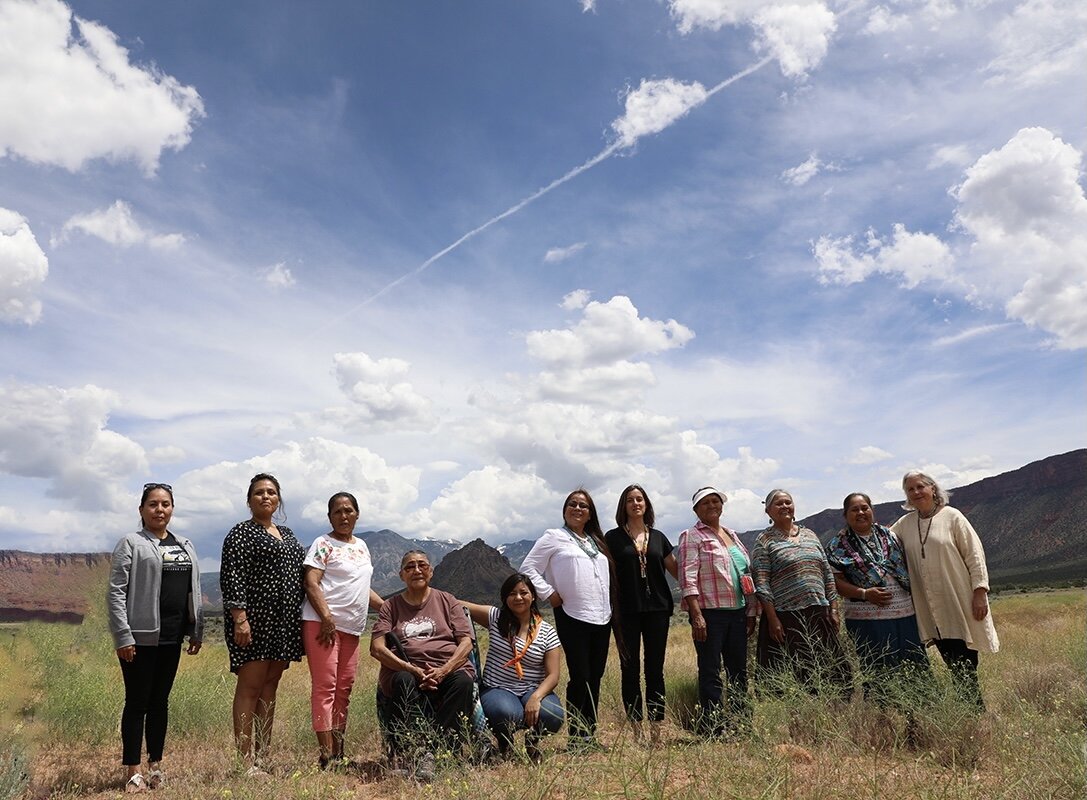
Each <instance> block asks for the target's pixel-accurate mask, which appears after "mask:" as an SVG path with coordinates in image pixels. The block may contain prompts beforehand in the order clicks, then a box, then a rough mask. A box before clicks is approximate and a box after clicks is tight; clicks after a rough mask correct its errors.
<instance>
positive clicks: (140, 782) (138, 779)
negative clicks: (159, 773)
mask: <svg viewBox="0 0 1087 800" xmlns="http://www.w3.org/2000/svg"><path fill="white" fill-rule="evenodd" d="M146 791H147V782H146V781H145V780H144V779H143V775H141V774H140V773H138V772H137V773H136V774H135V775H133V776H132V777H131V778H129V779H128V780H127V781H125V794H136V793H137V792H146Z"/></svg>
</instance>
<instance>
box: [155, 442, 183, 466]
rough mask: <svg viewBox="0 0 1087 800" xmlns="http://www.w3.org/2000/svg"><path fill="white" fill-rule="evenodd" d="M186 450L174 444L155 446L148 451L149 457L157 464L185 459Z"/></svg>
mask: <svg viewBox="0 0 1087 800" xmlns="http://www.w3.org/2000/svg"><path fill="white" fill-rule="evenodd" d="M185 456H186V453H185V451H184V450H183V449H182V448H180V447H177V446H175V445H172V444H168V445H164V446H162V447H153V448H151V449H150V450H148V451H147V457H148V458H149V459H151V461H153V462H155V463H156V464H172V463H176V462H178V461H184V460H185Z"/></svg>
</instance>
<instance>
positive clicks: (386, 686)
mask: <svg viewBox="0 0 1087 800" xmlns="http://www.w3.org/2000/svg"><path fill="white" fill-rule="evenodd" d="M431 577H432V570H431V567H430V558H429V556H427V554H426V553H424V552H422V551H421V550H409V551H408V552H407V553H405V554H404V557H403V558H402V559H401V560H400V579H401V580H402V581H404V591H403V592H401V593H400V594H398V595H396V596H394V597H390V598H389V599H388V600H386V601H385V604H384V605H383V606H382V607H381V611H380V612H378V617H377V622H376V623H375V624H374V627H373V630H372V631H371V633H370V655H371V656H372V657H373V658H375V659H376V660H377V661H378V662H379V663H380V664H381V669H380V670H379V672H378V676H377V680H378V685H379V686H380V687H381V693H382V694H383V695H384V696H385V697H386V698H387V699H388V700H389V704H388V709H389V719H388V723H389V738H390V743H391V746H392V750H393V755H394V756H395V757H397V758H406V757H409V756H411V757H413V759H412V760H413V767H412V768H413V770H414V777H415V779H416V780H418V781H420V782H427V781H430V780H432V779H433V777H434V763H435V754H434V751H435V750H436V749H438V748H446V749H450V750H453V751H454V752H456V750H458V749H459V745H460V744H462V743H463V740H464V737H465V734H466V733H467V731H468V730H469V729H470V728H471V720H472V710H473V707H474V705H475V702H474V687H475V671H474V670H473V669H472V664H471V662H470V661H469V660H468V655H469V654H470V653H471V652H472V631H471V627H472V626H471V623H470V622H469V621H468V617H467V616H465V614H464V609H463V608H462V607H461V604H460V602H459V601H458V600H457V598H455V597H454V596H453V595H451V594H449V593H448V592H443V591H441V590H440V589H433V588H431V586H430V579H431ZM390 633H392V634H395V636H396V639H397V641H398V642H399V646H400V652H401V653H402V655H398V654H397V653H395V652H393V650H390V649H389V645H388V644H387V643H386V641H385V636H386V634H390ZM435 729H436V731H435ZM435 734H437V735H435Z"/></svg>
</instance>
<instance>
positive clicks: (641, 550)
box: [623, 525, 649, 594]
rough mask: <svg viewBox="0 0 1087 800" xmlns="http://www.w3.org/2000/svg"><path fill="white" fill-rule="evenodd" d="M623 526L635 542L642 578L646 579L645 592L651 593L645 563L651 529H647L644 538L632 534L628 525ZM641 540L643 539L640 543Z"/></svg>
mask: <svg viewBox="0 0 1087 800" xmlns="http://www.w3.org/2000/svg"><path fill="white" fill-rule="evenodd" d="M623 528H624V530H626V532H627V536H629V537H630V538H631V541H632V542H634V552H636V553H637V554H638V567H639V568H640V571H641V574H642V580H643V581H645V593H646V594H649V578H648V577H647V575H646V564H645V554H646V551H647V550H649V529H648V528H647V529H646V531H645V539H644V540H642V537H641V536H635V535H634V534H632V533H631V532H630V528H628V527H626V526H625V525H624V526H623ZM639 541H641V543H640V544H639Z"/></svg>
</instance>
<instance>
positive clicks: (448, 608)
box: [370, 589, 475, 695]
mask: <svg viewBox="0 0 1087 800" xmlns="http://www.w3.org/2000/svg"><path fill="white" fill-rule="evenodd" d="M389 631H392V632H393V633H395V634H396V635H397V636H398V637H399V638H400V642H401V643H402V644H403V645H404V651H405V652H406V653H407V656H408V661H410V662H411V663H412V664H415V665H417V666H420V667H422V668H423V669H427V668H429V667H440V666H442V664H445V663H446V662H447V661H449V659H450V658H452V656H453V653H454V652H455V651H456V649H457V640H458V639H461V638H463V637H465V636H471V635H472V629H471V627H470V623H469V621H468V615H467V614H466V613H464V606H463V605H461V604H460V603H458V602H457V598H455V597H454V596H453V595H451V594H449V592H443V591H441V590H440V589H431V590H430V596H429V597H428V598H427V599H426V602H425V603H423V604H422V605H419V606H413V605H412V604H411V603H409V602H408V601H407V600H405V599H404V597H403V595H399V594H398V595H396V596H395V597H391V598H389V599H388V600H386V601H385V605H383V606H382V607H381V611H380V612H378V615H377V623H376V624H375V625H374V628H373V630H372V631H371V632H370V635H371V636H384V635H385V634H386V633H388V632H389ZM460 669H461V670H462V671H464V672H466V673H468V675H469V676H470V677H473V678H474V677H475V671H474V670H473V669H472V662H471V661H465V662H464V664H463V665H462V666H461V667H460ZM392 679H393V671H392V670H391V669H389V668H388V667H386V666H385V665H384V664H382V665H381V669H380V671H379V672H378V675H377V681H378V684H379V685H380V686H381V691H382V692H384V693H385V694H386V695H391V694H392Z"/></svg>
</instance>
